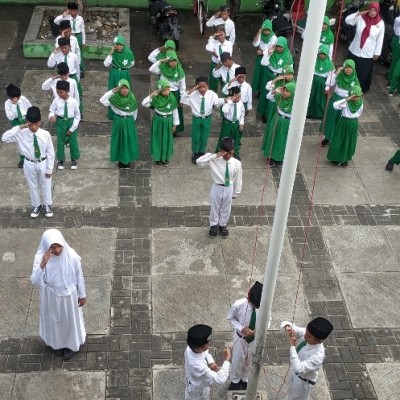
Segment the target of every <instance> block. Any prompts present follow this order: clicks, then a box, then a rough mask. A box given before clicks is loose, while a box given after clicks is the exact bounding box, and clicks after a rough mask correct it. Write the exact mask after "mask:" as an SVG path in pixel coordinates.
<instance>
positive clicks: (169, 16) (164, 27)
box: [149, 0, 182, 50]
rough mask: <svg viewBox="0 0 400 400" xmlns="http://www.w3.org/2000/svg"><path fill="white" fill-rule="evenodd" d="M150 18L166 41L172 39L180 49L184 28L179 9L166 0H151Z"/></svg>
mask: <svg viewBox="0 0 400 400" xmlns="http://www.w3.org/2000/svg"><path fill="white" fill-rule="evenodd" d="M149 12H150V19H151V22H152V24H153V26H154V27H155V28H156V30H157V32H158V34H159V35H160V36H161V38H162V39H163V40H164V41H165V40H168V39H171V40H173V41H174V42H175V45H176V49H177V50H178V49H179V40H180V38H181V32H182V29H181V27H180V26H179V23H178V11H177V10H176V8H175V7H173V6H172V5H171V4H169V3H167V2H166V1H165V0H149Z"/></svg>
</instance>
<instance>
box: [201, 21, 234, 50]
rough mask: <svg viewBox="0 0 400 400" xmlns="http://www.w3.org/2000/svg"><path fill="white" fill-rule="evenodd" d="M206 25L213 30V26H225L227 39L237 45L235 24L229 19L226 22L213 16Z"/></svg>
mask: <svg viewBox="0 0 400 400" xmlns="http://www.w3.org/2000/svg"><path fill="white" fill-rule="evenodd" d="M206 25H207V26H208V27H209V28H211V27H213V26H218V25H224V26H225V34H226V36H227V38H228V37H229V39H228V40H229V41H230V42H231V43H232V46H233V44H234V43H235V39H236V30H235V23H234V22H233V21H232V20H231V19H230V18H228V19H227V20H226V21H224V20H223V19H222V18H221V17H216V16H215V15H213V16H212V17H211V18H210V19H209V20H208V21H207V23H206Z"/></svg>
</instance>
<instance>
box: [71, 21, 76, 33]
mask: <svg viewBox="0 0 400 400" xmlns="http://www.w3.org/2000/svg"><path fill="white" fill-rule="evenodd" d="M75 31H76V21H75V20H74V19H73V20H72V32H75Z"/></svg>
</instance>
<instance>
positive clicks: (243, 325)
mask: <svg viewBox="0 0 400 400" xmlns="http://www.w3.org/2000/svg"><path fill="white" fill-rule="evenodd" d="M262 289H263V285H262V283H260V282H258V281H256V282H254V285H253V286H252V287H251V288H250V290H249V293H248V294H247V297H244V298H242V299H240V300H237V301H235V302H234V303H233V305H232V307H231V309H230V310H229V314H228V317H227V320H228V321H229V323H230V324H231V326H232V328H233V329H234V330H235V333H234V334H233V356H232V367H231V384H230V385H229V390H246V389H247V382H248V380H249V370H250V365H251V358H252V352H253V347H254V345H253V344H254V343H255V342H254V336H255V333H256V332H255V327H256V318H257V313H256V310H257V309H258V308H260V302H261V294H262Z"/></svg>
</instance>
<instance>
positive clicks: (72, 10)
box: [54, 1, 86, 78]
mask: <svg viewBox="0 0 400 400" xmlns="http://www.w3.org/2000/svg"><path fill="white" fill-rule="evenodd" d="M66 20H67V21H70V24H71V28H72V33H73V34H74V36H75V37H76V39H77V40H78V44H79V48H80V49H81V51H82V54H81V59H80V61H81V64H80V70H81V78H83V77H84V72H83V71H84V70H85V66H84V63H83V46H84V45H85V44H86V33H85V21H84V20H83V18H82V17H81V16H80V15H79V6H78V3H76V2H73V1H71V2H69V3H68V5H67V9H66V10H65V11H64V12H63V13H62V14H61V15H59V16H57V17H56V18H54V23H55V24H57V25H61V22H62V21H66Z"/></svg>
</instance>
